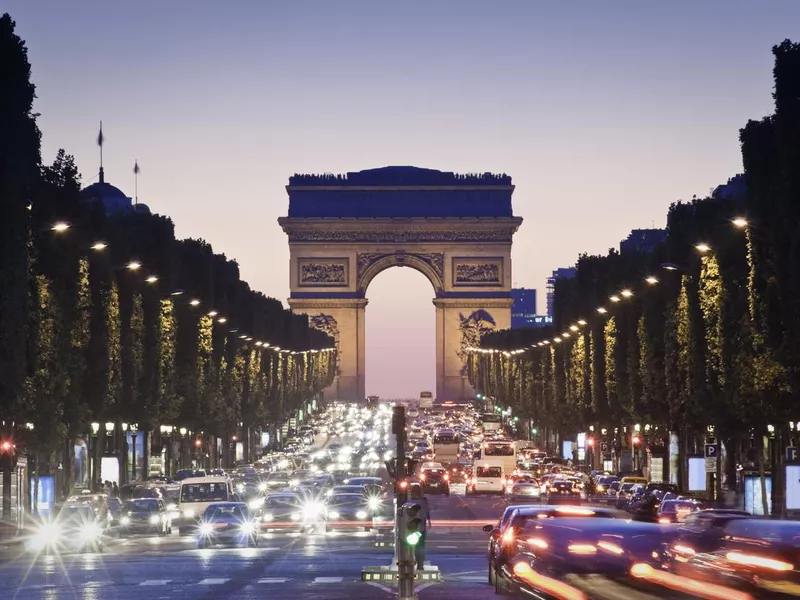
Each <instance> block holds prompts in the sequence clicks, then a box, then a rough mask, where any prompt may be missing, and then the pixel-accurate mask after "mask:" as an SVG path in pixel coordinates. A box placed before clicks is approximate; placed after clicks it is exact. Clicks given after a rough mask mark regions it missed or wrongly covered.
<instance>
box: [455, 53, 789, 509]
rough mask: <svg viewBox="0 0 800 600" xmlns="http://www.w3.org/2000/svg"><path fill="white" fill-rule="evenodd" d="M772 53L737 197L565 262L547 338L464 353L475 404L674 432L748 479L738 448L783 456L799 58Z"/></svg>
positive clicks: (485, 342)
mask: <svg viewBox="0 0 800 600" xmlns="http://www.w3.org/2000/svg"><path fill="white" fill-rule="evenodd" d="M773 53H774V55H775V67H774V76H775V93H774V98H775V114H774V115H771V116H769V117H766V118H764V119H761V120H759V121H750V122H748V123H747V125H746V126H745V127H744V128H743V129H742V130H741V131H740V141H741V148H742V158H743V164H744V171H745V172H744V181H745V183H746V193H742V194H735V193H734V194H731V193H729V190H730V187H724V186H723V187H722V188H721V189H718V190H717V192H715V193H714V194H712V196H711V197H708V198H705V199H702V200H697V199H694V200H692V201H691V202H678V203H676V204H673V205H672V206H671V207H670V210H669V214H668V218H667V230H668V235H667V238H666V239H665V241H664V242H663V243H662V244H661V245H660V246H659V247H657V248H656V250H655V251H654V252H652V253H648V254H644V253H626V254H619V253H617V252H616V251H613V250H612V251H610V252H609V254H608V255H607V256H588V255H582V256H580V257H579V259H578V262H577V273H576V276H575V277H574V279H562V280H558V281H557V283H556V288H555V294H556V296H555V316H554V326H553V327H551V328H548V329H541V330H514V331H512V330H507V331H501V332H496V333H493V334H490V335H488V336H486V337H484V339H482V340H481V348H480V349H475V350H473V352H472V353H471V355H470V359H469V365H468V366H469V377H470V381H471V383H472V385H473V386H474V387H475V389H476V390H477V391H479V392H482V393H485V394H487V395H489V396H495V397H496V398H498V400H499V401H500V402H502V403H503V404H506V405H508V406H510V407H512V408H513V409H514V410H515V411H516V412H517V413H518V414H521V415H525V416H527V417H529V418H531V419H533V420H535V421H536V422H538V423H541V424H542V426H543V427H547V428H550V429H551V430H553V431H558V432H561V433H563V434H573V433H575V432H576V431H585V430H586V429H587V428H588V427H589V426H590V425H594V426H595V428H596V429H595V430H596V431H599V430H600V428H606V429H607V430H610V431H614V428H615V427H616V428H618V431H622V427H623V425H625V424H627V425H628V428H629V431H630V424H632V423H651V424H654V425H659V426H660V427H661V431H662V432H664V434H666V432H680V440H681V446H682V452H683V453H684V454H685V453H687V452H693V451H697V450H698V448H697V447H696V446H695V447H692V446H693V445H694V444H699V443H701V442H702V441H703V439H704V438H705V437H707V436H709V434H711V435H713V436H714V437H715V438H716V439H717V440H720V441H722V442H723V443H724V444H725V446H726V448H727V449H728V452H729V453H733V454H734V455H735V457H736V458H737V461H738V462H741V463H745V462H746V461H747V459H748V457H749V458H750V459H751V462H753V461H755V463H757V464H758V465H760V466H761V468H762V469H763V464H764V461H763V460H759V459H758V457H761V456H763V453H762V452H755V453H753V452H751V453H750V454H749V455H748V454H747V452H746V449H747V448H748V447H750V446H751V445H753V446H755V447H758V448H761V447H764V445H765V442H766V440H765V438H768V437H770V436H773V437H774V439H775V443H774V446H775V447H776V448H782V447H783V446H784V445H787V444H789V443H790V441H791V439H792V437H793V436H794V435H795V429H794V426H793V425H791V423H792V422H794V421H797V419H800V405H798V403H797V399H796V390H798V389H800V360H799V359H800V45H798V44H793V43H792V42H790V41H788V40H787V41H784V42H783V43H782V44H780V45H778V46H776V47H774V48H773ZM519 350H524V351H519ZM663 438H666V435H664V436H663ZM663 438H662V439H663ZM624 441H625V440H622V439H621V440H620V442H624ZM655 443H656V444H658V443H664V442H662V440H661V439H657V440H655ZM778 453H779V454H780V455H782V454H783V452H782V450H780V451H779V452H778ZM737 461H734V460H732V461H730V464H731V469H733V468H734V465H735V463H736V462H737ZM681 464H683V463H682V461H681ZM779 465H780V461H776V463H775V464H774V465H773V467H777V466H779ZM776 471H778V472H776V473H774V475H775V477H776V479H775V480H774V485H773V489H774V490H775V494H774V496H773V497H774V499H775V500H776V502H777V505H778V506H782V499H781V497H780V494H781V490H782V485H781V480H780V472H779V471H780V469H776ZM732 477H733V474H732V473H731V480H732ZM683 479H684V483H685V473H684V474H683Z"/></svg>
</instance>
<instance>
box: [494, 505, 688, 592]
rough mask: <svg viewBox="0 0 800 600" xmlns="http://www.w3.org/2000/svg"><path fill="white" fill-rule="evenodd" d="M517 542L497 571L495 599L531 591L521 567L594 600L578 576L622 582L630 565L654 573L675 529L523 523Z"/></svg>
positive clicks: (585, 521)
mask: <svg viewBox="0 0 800 600" xmlns="http://www.w3.org/2000/svg"><path fill="white" fill-rule="evenodd" d="M517 538H518V539H519V542H518V543H517V544H516V549H517V554H516V555H515V556H514V557H513V558H511V559H509V560H505V561H503V562H502V563H500V564H499V565H498V570H497V584H496V589H498V590H499V591H500V593H503V592H517V591H522V592H527V594H526V596H527V595H530V593H531V592H535V591H536V588H535V584H532V582H531V581H530V579H527V578H526V577H525V576H524V574H520V572H519V570H518V568H517V566H518V563H521V564H522V565H524V566H525V567H530V569H529V570H531V571H533V572H535V573H537V574H542V575H544V576H545V577H548V578H550V579H553V580H559V581H565V580H568V581H570V580H571V582H573V581H574V582H577V583H576V584H580V585H582V586H588V588H590V589H587V587H582V588H581V589H582V590H583V591H584V592H588V593H591V594H592V596H594V593H593V592H596V591H597V590H596V589H595V588H594V587H593V585H594V584H593V582H592V579H584V578H583V576H586V575H594V574H597V575H602V576H604V578H607V579H609V580H612V579H620V578H624V577H626V576H627V575H628V574H629V573H630V572H631V568H632V567H633V565H635V564H637V565H643V566H644V565H648V566H651V567H652V568H656V567H658V566H659V565H660V561H661V560H662V559H663V556H664V548H665V547H667V546H668V545H669V544H670V543H671V542H672V541H673V540H674V539H675V528H672V527H668V526H664V525H658V524H655V523H641V522H637V521H632V520H630V519H624V518H623V519H597V518H575V519H565V518H554V519H544V520H539V519H536V520H535V521H534V520H528V521H527V522H526V523H525V526H524V527H523V529H522V531H521V532H520V533H519V535H518V536H517ZM570 575H579V576H581V578H578V579H571V578H569V576H570ZM537 597H538V596H537ZM584 597H585V596H584Z"/></svg>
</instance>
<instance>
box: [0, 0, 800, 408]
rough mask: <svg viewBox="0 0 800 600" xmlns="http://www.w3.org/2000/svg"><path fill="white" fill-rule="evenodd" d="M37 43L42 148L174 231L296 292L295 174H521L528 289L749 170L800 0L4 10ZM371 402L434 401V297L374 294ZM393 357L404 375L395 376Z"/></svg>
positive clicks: (402, 286)
mask: <svg viewBox="0 0 800 600" xmlns="http://www.w3.org/2000/svg"><path fill="white" fill-rule="evenodd" d="M4 11H8V12H9V13H10V14H11V16H12V18H13V19H15V20H16V22H17V33H18V34H19V35H20V36H21V37H22V38H23V39H25V40H26V41H27V44H28V49H29V58H30V61H31V63H32V66H33V80H34V83H35V84H36V86H37V94H38V101H37V103H36V106H35V109H36V110H37V111H38V112H40V113H41V117H40V118H39V125H40V127H41V129H42V133H43V139H42V142H43V148H42V150H43V157H44V160H45V161H46V162H50V161H52V159H53V157H54V156H55V153H56V151H57V150H58V148H61V147H63V148H65V149H66V150H67V151H68V152H69V153H71V154H74V155H75V157H76V160H77V162H78V165H79V167H80V169H81V172H82V174H83V181H84V184H86V185H88V184H89V183H92V182H93V181H95V180H96V178H97V168H98V148H97V145H96V136H97V129H98V122H99V121H100V120H101V119H102V120H103V122H104V135H105V139H106V144H105V146H104V155H105V170H106V180H107V181H109V182H110V183H113V184H115V185H117V186H118V187H120V188H121V189H123V190H124V191H125V192H126V193H127V194H128V195H133V173H132V168H133V163H134V159H138V161H139V165H140V167H141V169H142V172H141V175H140V178H139V199H140V201H141V202H144V203H146V204H148V205H149V206H150V207H151V209H152V210H153V211H154V212H158V213H162V214H166V215H169V216H170V217H172V219H173V220H174V222H175V225H176V234H177V235H178V237H196V238H203V239H205V240H207V241H208V242H210V243H211V244H212V245H213V247H214V249H215V250H216V251H217V252H222V253H225V254H226V255H227V256H228V257H230V258H235V259H236V260H237V261H238V262H239V264H240V266H241V272H242V277H243V278H244V279H246V280H247V281H248V282H249V283H250V285H251V286H252V287H253V288H255V289H258V290H260V291H263V292H264V293H266V294H268V295H270V296H274V297H277V298H279V299H281V300H284V301H285V299H286V297H287V296H288V293H289V290H288V283H289V272H288V256H289V253H288V244H287V241H286V237H285V235H284V233H283V232H282V231H281V229H280V227H279V226H278V224H277V222H276V219H277V218H278V217H279V216H282V215H285V214H286V211H287V206H288V201H287V196H286V192H285V190H284V186H285V185H286V183H287V180H288V178H289V176H291V175H292V174H293V173H297V172H299V173H305V172H312V173H318V172H346V171H356V170H360V169H366V168H373V167H380V166H386V165H417V166H422V167H428V168H435V169H441V170H446V171H456V172H484V171H493V172H505V173H508V174H509V175H511V176H512V177H513V180H514V184H515V185H516V191H515V194H514V210H515V213H516V214H517V215H519V216H522V217H524V219H525V223H524V224H523V226H522V228H521V229H520V231H519V233H518V234H517V236H516V238H515V241H514V252H513V260H514V276H513V279H514V283H515V284H516V285H517V286H525V287H535V288H537V289H538V290H539V295H540V298H539V312H540V313H542V312H544V309H545V306H544V281H545V278H546V276H547V274H548V273H549V272H550V271H552V270H553V269H554V268H556V267H562V266H569V265H571V264H574V262H575V260H576V258H577V256H578V254H580V253H582V252H589V253H605V252H606V251H607V250H608V248H609V247H616V246H617V245H618V244H619V241H620V240H621V239H622V238H624V237H625V236H626V235H627V233H628V232H629V231H630V230H631V229H632V228H642V227H651V226H653V225H655V226H656V227H663V226H664V224H665V215H666V212H667V209H668V207H669V204H670V203H671V202H673V201H675V200H678V199H682V198H683V199H689V198H691V197H692V195H693V194H697V195H698V196H702V195H705V194H707V193H708V191H709V190H710V189H711V188H713V187H714V186H716V185H718V184H719V183H723V182H725V181H726V179H727V178H728V177H730V176H731V175H733V174H735V173H737V172H739V171H740V170H741V158H740V153H739V144H738V131H739V128H740V127H742V126H743V125H744V124H745V123H746V122H747V120H748V119H750V118H760V117H762V116H763V115H766V114H769V113H771V112H772V106H773V104H772V97H771V93H772V60H773V57H772V53H771V47H772V46H773V45H774V44H777V43H779V42H781V41H782V40H783V39H785V38H787V37H789V38H794V39H795V41H797V40H798V39H800V2H799V1H797V0H784V1H778V0H771V1H769V2H756V1H737V0H718V1H710V0H708V1H703V2H697V1H696V0H694V1H690V0H687V1H677V0H673V1H670V2H642V1H641V0H631V1H613V2H612V1H609V2H598V1H597V0H589V1H585V2H578V1H571V2H570V1H563V2H539V1H535V0H520V1H518V2H486V1H485V0H480V1H474V2H472V1H444V0H442V1H436V2H431V1H430V0H428V1H412V0H405V1H403V2H375V1H374V0H365V1H356V0H340V1H337V2H330V1H324V0H319V1H302V0H286V1H282V2H280V1H264V0H261V1H255V0H254V1H237V2H231V3H222V2H219V1H211V0H184V1H177V0H175V1H170V2H164V1H163V0H138V1H137V2H109V1H108V0H95V1H88V0H78V1H75V2H63V1H62V0H0V12H4ZM368 298H369V300H370V304H369V306H368V308H367V327H368V329H367V332H368V333H367V357H368V358H367V369H368V372H367V393H368V394H379V395H381V396H384V397H386V398H398V397H413V396H417V395H418V394H419V392H420V390H423V389H435V376H434V338H435V332H434V308H433V306H432V304H431V302H430V300H431V298H432V288H431V285H430V284H429V283H428V282H427V280H426V279H425V278H424V276H423V275H421V274H420V273H417V272H416V271H412V270H409V269H390V270H389V271H386V272H384V273H382V274H381V275H379V276H378V277H377V278H376V280H375V281H374V283H373V284H372V286H371V287H370V289H369V291H368ZM400 365H402V366H403V368H402V369H400V368H398V367H399V366H400Z"/></svg>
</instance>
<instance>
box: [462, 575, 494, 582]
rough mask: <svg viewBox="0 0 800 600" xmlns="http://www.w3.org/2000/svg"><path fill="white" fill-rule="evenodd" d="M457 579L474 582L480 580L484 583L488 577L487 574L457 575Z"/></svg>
mask: <svg viewBox="0 0 800 600" xmlns="http://www.w3.org/2000/svg"><path fill="white" fill-rule="evenodd" d="M458 579H459V580H460V581H474V582H479V581H482V582H484V583H488V582H489V578H488V576H487V575H464V576H463V577H459V578H458Z"/></svg>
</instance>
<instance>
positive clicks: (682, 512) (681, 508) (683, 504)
mask: <svg viewBox="0 0 800 600" xmlns="http://www.w3.org/2000/svg"><path fill="white" fill-rule="evenodd" d="M700 508H701V505H700V503H699V502H695V501H694V500H664V501H663V502H662V503H661V505H660V506H659V507H658V512H657V513H656V518H657V519H658V522H659V523H662V524H663V523H680V522H682V521H684V520H685V519H686V517H688V516H689V515H691V514H692V513H693V512H697V511H699V510H700Z"/></svg>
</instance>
